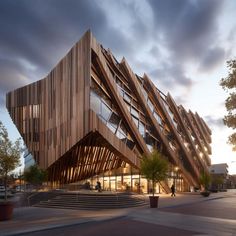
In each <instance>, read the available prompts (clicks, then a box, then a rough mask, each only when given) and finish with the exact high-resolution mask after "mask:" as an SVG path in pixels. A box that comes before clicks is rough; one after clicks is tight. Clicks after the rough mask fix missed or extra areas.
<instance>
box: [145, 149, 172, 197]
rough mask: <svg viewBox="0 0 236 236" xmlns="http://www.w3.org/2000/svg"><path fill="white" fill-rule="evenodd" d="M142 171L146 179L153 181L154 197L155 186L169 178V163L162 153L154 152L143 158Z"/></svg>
mask: <svg viewBox="0 0 236 236" xmlns="http://www.w3.org/2000/svg"><path fill="white" fill-rule="evenodd" d="M140 171H141V174H142V175H144V176H145V178H146V179H148V180H151V181H152V189H153V196H154V192H155V184H156V183H157V182H160V181H162V180H164V179H165V178H166V176H167V171H168V162H167V161H166V160H165V158H164V156H163V155H162V154H161V153H160V152H158V151H157V150H153V151H152V152H151V153H150V154H149V155H147V156H146V155H144V156H143V158H142V160H141V166H140Z"/></svg>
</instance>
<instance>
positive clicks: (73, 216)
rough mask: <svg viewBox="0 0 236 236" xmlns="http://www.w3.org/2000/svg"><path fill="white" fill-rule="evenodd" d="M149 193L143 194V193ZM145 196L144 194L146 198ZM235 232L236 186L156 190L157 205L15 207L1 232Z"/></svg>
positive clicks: (31, 235)
mask: <svg viewBox="0 0 236 236" xmlns="http://www.w3.org/2000/svg"><path fill="white" fill-rule="evenodd" d="M146 198H147V197H146ZM147 201H148V199H147ZM147 234H148V235H154V234H156V235H171V236H173V235H180V236H185V235H186V236H188V235H198V236H201V235H212V236H218V235H219V236H233V235H236V191H228V192H221V193H214V194H211V195H210V197H209V198H204V197H202V196H201V195H200V194H196V193H193V194H191V193H186V194H177V196H176V197H170V195H160V199H159V208H158V209H150V208H149V207H148V206H144V207H138V208H126V209H115V210H96V211H95V210H88V211H85V210H59V209H47V208H36V207H25V208H16V209H15V210H14V217H13V219H12V220H11V221H5V222H0V235H1V236H7V235H8V236H9V235H27V236H40V235H45V236H47V235H48V236H49V235H57V236H62V235H80V236H88V235H96V236H97V235H103V236H106V235H112V236H118V235H137V236H139V235H147Z"/></svg>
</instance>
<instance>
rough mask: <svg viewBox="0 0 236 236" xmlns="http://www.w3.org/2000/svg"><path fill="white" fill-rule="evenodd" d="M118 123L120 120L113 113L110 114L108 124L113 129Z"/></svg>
mask: <svg viewBox="0 0 236 236" xmlns="http://www.w3.org/2000/svg"><path fill="white" fill-rule="evenodd" d="M119 123H120V118H119V116H118V115H116V114H115V113H114V112H112V114H111V117H110V119H109V124H110V125H112V126H113V127H114V128H115V129H116V128H117V126H118V125H119Z"/></svg>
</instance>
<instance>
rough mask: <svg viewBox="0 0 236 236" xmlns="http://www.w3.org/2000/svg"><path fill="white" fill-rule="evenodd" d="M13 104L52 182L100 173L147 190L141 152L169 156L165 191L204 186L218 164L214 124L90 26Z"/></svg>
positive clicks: (12, 96)
mask: <svg viewBox="0 0 236 236" xmlns="http://www.w3.org/2000/svg"><path fill="white" fill-rule="evenodd" d="M6 106H7V109H8V111H9V113H10V116H11V117H12V120H13V122H14V123H15V124H16V126H17V128H18V130H19V132H20V134H21V135H22V137H23V139H24V141H25V143H26V145H27V148H28V150H29V152H30V153H32V155H33V157H34V159H35V161H36V163H37V164H38V165H39V166H40V167H41V168H44V169H47V170H48V172H49V175H48V177H49V181H50V182H51V183H52V185H53V186H58V185H60V186H61V185H65V184H70V183H76V182H83V181H88V180H89V181H91V184H93V182H94V181H97V180H99V181H100V182H101V184H102V187H103V188H104V189H114V190H124V189H126V190H132V191H143V192H147V191H149V190H150V188H149V183H148V181H147V180H146V179H144V178H143V177H142V176H141V175H140V171H139V168H140V159H141V158H142V155H143V154H148V153H149V152H150V151H151V150H152V148H157V149H158V150H159V151H160V152H162V153H163V154H164V155H165V156H166V157H167V159H168V161H169V173H168V176H169V177H168V180H167V181H166V182H162V183H160V184H158V186H159V188H158V191H165V192H168V191H169V186H170V185H171V184H172V183H173V182H174V183H175V184H176V188H177V190H179V191H186V190H190V189H191V188H193V187H196V186H199V181H198V179H199V175H200V172H201V171H203V170H204V171H208V167H209V166H210V164H211V161H210V158H209V155H210V154H211V147H210V143H211V130H210V129H209V127H208V126H207V124H206V123H205V122H204V120H203V119H202V118H201V117H200V116H199V115H198V114H197V113H193V112H192V111H186V110H185V108H184V107H183V106H181V105H177V104H176V103H175V101H174V100H173V98H172V97H171V95H170V94H169V93H168V94H167V95H165V94H163V93H162V92H161V91H160V90H159V89H158V88H157V87H156V86H155V85H154V84H153V82H152V81H151V80H150V78H149V77H148V76H147V75H146V74H144V75H143V76H139V75H137V74H135V73H134V72H133V71H132V69H131V68H130V66H129V65H128V63H127V61H126V60H125V59H124V58H123V59H122V61H121V62H118V61H117V60H116V59H115V57H114V56H113V55H112V53H111V51H110V50H106V49H104V48H103V47H102V45H101V44H99V43H98V42H97V41H96V39H95V38H94V37H93V35H92V33H91V32H90V31H88V32H86V33H85V35H84V36H83V37H82V38H81V39H80V41H79V42H78V43H76V44H75V45H74V46H73V48H72V49H71V50H70V51H69V52H68V54H67V55H66V56H65V57H64V58H63V59H62V60H61V61H60V62H59V63H58V64H57V66H56V67H55V68H54V69H53V70H52V71H51V72H50V73H49V74H48V76H46V77H45V78H44V79H42V80H39V81H37V82H35V83H32V84H29V85H27V86H25V87H22V88H19V89H16V90H15V91H12V92H9V93H8V94H7V102H6Z"/></svg>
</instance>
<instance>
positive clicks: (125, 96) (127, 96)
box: [124, 93, 131, 103]
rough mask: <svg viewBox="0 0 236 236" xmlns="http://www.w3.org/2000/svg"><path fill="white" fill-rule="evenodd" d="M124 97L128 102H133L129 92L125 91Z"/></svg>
mask: <svg viewBox="0 0 236 236" xmlns="http://www.w3.org/2000/svg"><path fill="white" fill-rule="evenodd" d="M124 99H125V100H126V101H127V102H128V103H131V97H130V96H129V95H128V94H127V93H124Z"/></svg>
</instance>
